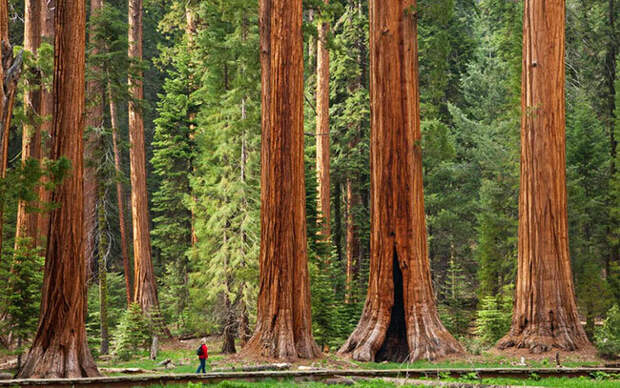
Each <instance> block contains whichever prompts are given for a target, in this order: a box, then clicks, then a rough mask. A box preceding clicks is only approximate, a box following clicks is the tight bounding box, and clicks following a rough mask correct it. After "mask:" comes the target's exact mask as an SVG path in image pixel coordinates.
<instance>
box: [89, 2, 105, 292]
mask: <svg viewBox="0 0 620 388" xmlns="http://www.w3.org/2000/svg"><path fill="white" fill-rule="evenodd" d="M102 9H103V0H91V1H90V17H91V20H95V18H94V17H95V16H96V15H97V14H98V13H99V12H101V10H102ZM96 28H97V26H96V24H95V23H90V34H89V46H90V55H93V56H96V55H98V54H99V53H100V52H101V49H102V47H101V46H102V42H100V41H98V39H97V34H95V29H96ZM90 72H91V73H92V75H93V76H91V77H89V80H88V83H87V85H86V93H87V96H88V98H87V101H88V105H87V106H86V111H87V115H86V117H87V119H86V139H85V144H84V238H85V240H84V253H85V256H84V258H85V260H86V263H87V264H86V265H87V267H86V276H87V279H86V280H87V281H88V280H89V278H90V274H91V272H92V268H93V265H94V264H95V263H96V262H97V261H98V260H97V259H96V258H95V240H96V230H97V198H98V197H99V192H98V188H97V173H96V166H95V164H96V160H95V159H96V157H95V153H96V151H97V147H98V145H99V144H100V142H99V135H98V133H101V128H103V111H104V98H103V96H104V86H103V85H102V83H101V81H100V80H99V79H97V78H98V77H97V76H96V75H97V74H99V73H100V72H101V69H100V68H98V67H97V66H93V67H91V68H90Z"/></svg>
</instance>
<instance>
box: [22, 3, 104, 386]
mask: <svg viewBox="0 0 620 388" xmlns="http://www.w3.org/2000/svg"><path fill="white" fill-rule="evenodd" d="M85 16H86V15H85V9H84V0H59V1H57V3H56V18H55V29H56V52H55V54H54V87H53V93H54V96H55V98H54V123H53V130H52V132H53V136H54V139H55V143H54V149H53V150H52V157H53V158H54V159H59V158H61V157H64V158H67V159H68V160H69V161H71V171H70V172H69V174H68V175H67V176H66V177H65V179H64V180H63V181H62V183H61V184H60V185H59V186H58V187H56V188H55V189H54V192H53V194H52V200H53V201H54V202H55V203H56V204H58V207H57V208H56V209H54V210H53V211H52V213H51V216H50V218H51V225H52V227H51V228H50V232H49V235H48V240H47V254H46V260H45V272H44V277H43V289H42V300H41V314H40V317H39V327H38V329H37V334H36V336H35V338H34V340H33V343H32V348H31V349H30V352H29V353H28V356H27V359H26V361H25V363H24V365H23V367H22V368H21V370H20V371H19V372H18V376H19V377H22V378H25V377H39V378H54V377H59V378H65V377H67V378H69V377H91V376H98V375H99V372H98V371H97V367H96V365H95V363H94V361H93V358H92V356H91V354H90V350H89V349H88V343H87V340H86V329H85V325H84V320H85V317H84V313H85V311H86V309H85V303H86V295H85V294H84V278H85V276H86V269H85V266H84V250H83V228H82V221H83V213H82V211H83V202H82V200H83V187H82V184H83V172H84V171H83V154H82V153H83V140H82V136H83V132H84V121H83V114H84V67H85V64H84V58H85V31H86V20H85Z"/></svg>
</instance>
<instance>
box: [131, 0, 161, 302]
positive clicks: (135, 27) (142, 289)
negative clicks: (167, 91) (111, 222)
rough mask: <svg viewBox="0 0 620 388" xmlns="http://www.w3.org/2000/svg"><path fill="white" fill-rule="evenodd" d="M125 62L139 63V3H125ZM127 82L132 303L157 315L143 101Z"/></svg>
mask: <svg viewBox="0 0 620 388" xmlns="http://www.w3.org/2000/svg"><path fill="white" fill-rule="evenodd" d="M129 58H130V59H132V60H133V61H134V63H135V62H139V61H141V60H142V0H130V1H129ZM133 73H134V76H132V77H130V78H129V92H130V94H131V99H130V102H129V143H130V144H131V149H130V152H129V161H130V169H131V172H130V175H131V215H132V221H133V249H134V301H135V302H137V303H139V304H140V307H142V311H143V312H145V313H147V314H150V313H152V312H155V313H158V312H159V301H158V299H157V288H156V283H155V273H154V270H153V262H152V260H151V237H150V235H149V211H148V198H147V191H146V165H145V164H146V155H145V150H144V121H143V118H142V109H141V107H140V103H141V101H142V99H143V87H142V79H141V77H142V73H141V72H140V71H135V72H133Z"/></svg>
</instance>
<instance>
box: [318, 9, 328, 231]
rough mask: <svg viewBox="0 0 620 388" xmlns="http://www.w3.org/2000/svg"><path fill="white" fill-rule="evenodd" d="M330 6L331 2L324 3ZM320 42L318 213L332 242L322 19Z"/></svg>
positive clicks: (325, 29) (324, 27) (325, 26)
mask: <svg viewBox="0 0 620 388" xmlns="http://www.w3.org/2000/svg"><path fill="white" fill-rule="evenodd" d="M324 1H325V3H326V4H327V3H328V2H329V0H324ZM318 30H319V39H318V41H317V54H316V57H317V65H316V75H317V79H316V112H317V116H316V173H317V181H318V182H317V183H318V192H319V198H318V209H317V210H318V212H319V225H320V226H321V232H320V233H321V234H322V235H323V238H324V239H325V240H328V239H329V238H330V234H331V232H330V229H331V227H330V223H331V216H330V213H331V212H330V201H331V195H330V171H329V166H330V163H329V162H330V152H329V143H330V142H329V50H328V49H327V35H328V34H329V22H328V21H327V20H324V17H323V18H322V19H321V23H320V25H319V28H318Z"/></svg>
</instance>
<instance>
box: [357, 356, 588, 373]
mask: <svg viewBox="0 0 620 388" xmlns="http://www.w3.org/2000/svg"><path fill="white" fill-rule="evenodd" d="M353 363H355V364H356V365H358V366H359V367H360V368H361V369H381V370H384V369H461V368H523V367H524V366H522V365H518V364H519V360H517V359H512V358H506V357H503V356H497V355H491V354H488V353H487V354H483V356H482V357H481V358H475V359H473V360H472V361H467V360H451V361H439V362H432V361H424V360H420V361H415V362H412V363H394V362H382V363H376V362H356V361H353ZM526 364H527V366H525V367H527V368H554V367H555V361H553V362H551V361H549V360H546V359H545V360H540V361H534V360H526ZM562 366H563V367H566V368H573V367H596V366H599V363H598V362H596V361H594V362H585V361H573V360H566V361H563V362H562Z"/></svg>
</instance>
